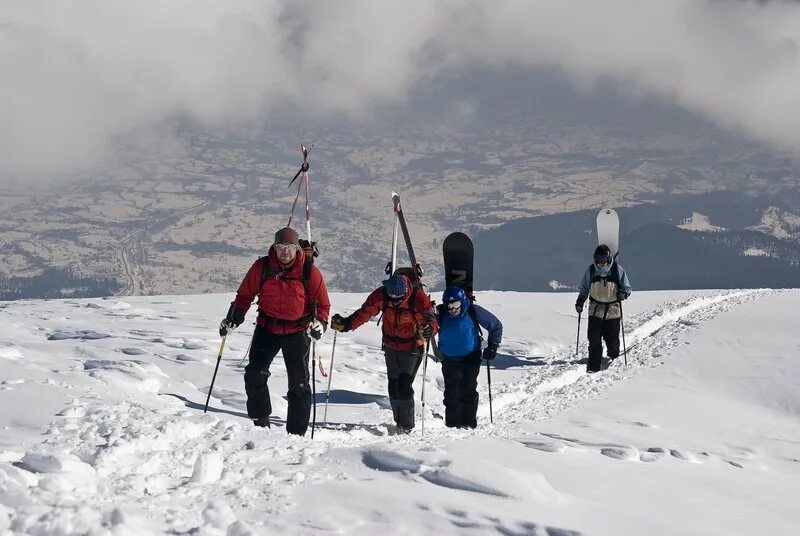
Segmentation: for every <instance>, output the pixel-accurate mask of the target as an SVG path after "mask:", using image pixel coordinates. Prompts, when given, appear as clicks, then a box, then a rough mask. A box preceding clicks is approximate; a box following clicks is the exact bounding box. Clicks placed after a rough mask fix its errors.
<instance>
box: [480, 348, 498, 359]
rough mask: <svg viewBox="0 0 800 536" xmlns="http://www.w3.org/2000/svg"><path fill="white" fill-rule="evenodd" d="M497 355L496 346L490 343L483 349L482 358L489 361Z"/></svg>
mask: <svg viewBox="0 0 800 536" xmlns="http://www.w3.org/2000/svg"><path fill="white" fill-rule="evenodd" d="M495 357H497V346H496V345H494V344H490V345H489V346H487V347H486V348H484V349H483V358H484V359H485V360H486V361H491V360H492V359H494V358H495Z"/></svg>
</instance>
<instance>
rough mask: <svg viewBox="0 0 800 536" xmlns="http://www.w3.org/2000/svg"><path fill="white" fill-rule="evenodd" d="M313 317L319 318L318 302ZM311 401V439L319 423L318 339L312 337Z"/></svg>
mask: <svg viewBox="0 0 800 536" xmlns="http://www.w3.org/2000/svg"><path fill="white" fill-rule="evenodd" d="M312 310H313V315H314V316H313V318H314V319H315V320H316V318H317V302H314V305H313V307H312ZM311 403H312V404H313V405H314V407H313V410H312V413H311V415H312V416H311V439H314V428H315V427H316V424H317V341H316V340H315V339H314V338H313V337H311Z"/></svg>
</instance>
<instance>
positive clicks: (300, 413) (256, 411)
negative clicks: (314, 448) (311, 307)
mask: <svg viewBox="0 0 800 536" xmlns="http://www.w3.org/2000/svg"><path fill="white" fill-rule="evenodd" d="M278 351H282V352H283V361H284V362H285V363H286V375H287V377H288V380H289V392H288V393H287V395H286V399H287V400H288V403H289V407H288V409H287V411H286V431H287V432H289V433H290V434H297V435H304V434H305V433H306V429H307V428H308V420H309V417H310V414H311V385H310V383H309V372H308V353H309V339H308V336H307V335H306V333H305V331H299V332H297V333H292V334H290V335H275V334H273V333H269V332H268V331H267V330H266V328H264V327H263V326H260V325H258V326H256V331H255V334H254V335H253V345H252V347H251V348H250V359H249V363H248V365H247V366H246V367H245V368H244V389H245V392H246V393H247V415H248V416H249V417H250V418H251V419H253V420H256V419H262V418H264V417H269V415H271V414H272V404H271V403H270V400H269V387H268V386H267V380H268V379H269V376H270V373H269V366H270V365H271V364H272V360H273V358H274V357H275V356H276V355H277V354H278Z"/></svg>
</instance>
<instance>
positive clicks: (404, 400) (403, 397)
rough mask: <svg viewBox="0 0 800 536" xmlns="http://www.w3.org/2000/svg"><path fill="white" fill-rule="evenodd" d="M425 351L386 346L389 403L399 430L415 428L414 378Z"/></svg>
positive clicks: (384, 351)
mask: <svg viewBox="0 0 800 536" xmlns="http://www.w3.org/2000/svg"><path fill="white" fill-rule="evenodd" d="M422 354H423V351H422V349H421V348H416V349H414V350H392V349H391V348H388V347H386V346H384V348H383V355H384V357H385V358H386V376H387V377H388V378H389V403H390V404H391V405H392V415H393V416H394V422H395V424H396V425H397V426H398V428H404V429H405V430H406V431H408V430H411V429H412V428H414V378H415V377H416V375H417V369H419V366H420V364H421V363H422Z"/></svg>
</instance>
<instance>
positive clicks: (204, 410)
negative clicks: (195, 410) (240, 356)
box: [203, 333, 228, 413]
mask: <svg viewBox="0 0 800 536" xmlns="http://www.w3.org/2000/svg"><path fill="white" fill-rule="evenodd" d="M227 338H228V334H227V333H226V334H225V335H223V336H222V342H221V343H220V345H219V355H217V366H215V367H214V376H212V377H211V387H209V388H208V396H207V397H206V407H205V408H203V413H206V412H207V411H208V402H209V401H210V400H211V392H212V391H213V390H214V380H216V379H217V371H218V370H219V362H220V361H222V350H223V349H224V348H225V339H227Z"/></svg>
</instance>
